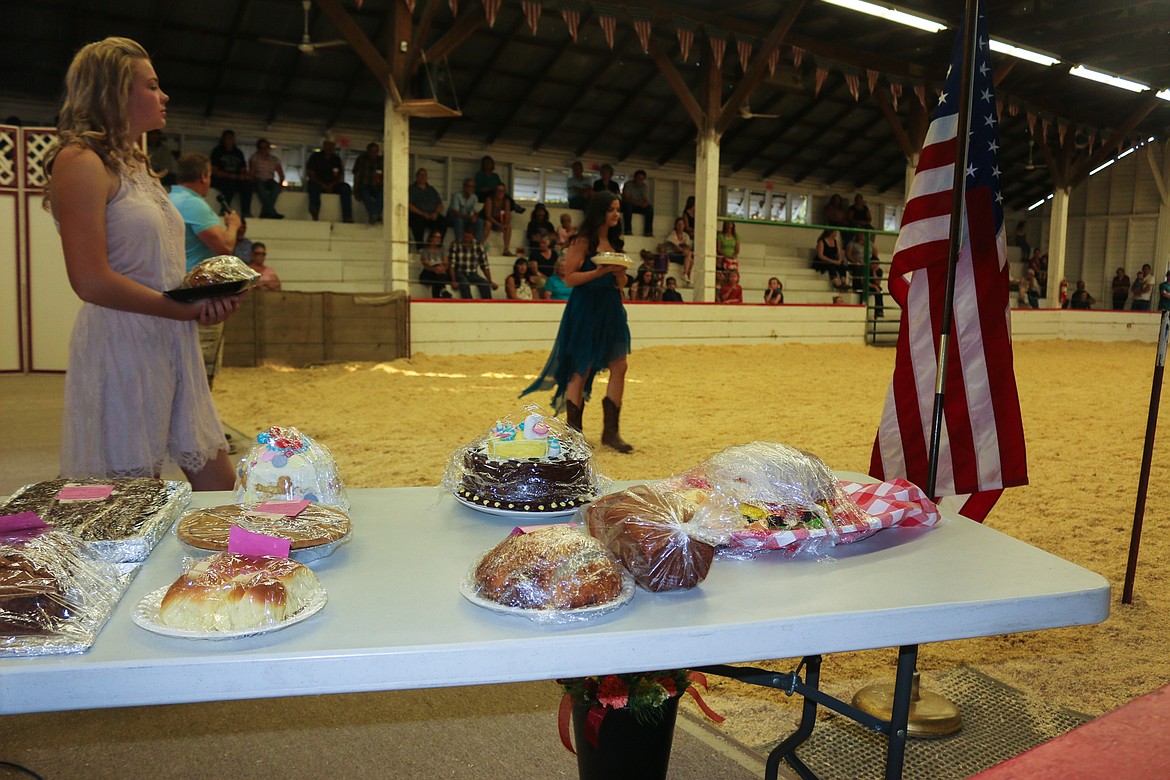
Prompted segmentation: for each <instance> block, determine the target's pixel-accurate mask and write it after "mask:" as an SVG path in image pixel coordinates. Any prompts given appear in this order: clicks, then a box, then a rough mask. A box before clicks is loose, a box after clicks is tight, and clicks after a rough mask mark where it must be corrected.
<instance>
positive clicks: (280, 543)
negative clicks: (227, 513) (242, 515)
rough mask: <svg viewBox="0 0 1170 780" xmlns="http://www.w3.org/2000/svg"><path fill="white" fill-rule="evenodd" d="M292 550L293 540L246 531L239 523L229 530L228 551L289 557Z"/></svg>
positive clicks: (240, 553)
mask: <svg viewBox="0 0 1170 780" xmlns="http://www.w3.org/2000/svg"><path fill="white" fill-rule="evenodd" d="M291 550H292V542H290V541H289V540H288V539H280V538H278V537H276V536H267V535H265V534H258V533H255V532H253V531H245V530H244V529H243V528H240V527H239V526H238V525H233V526H232V527H231V528H230V529H229V530H228V552H230V553H237V554H239V555H258V556H269V557H273V558H287V557H288V554H289V552H290V551H291Z"/></svg>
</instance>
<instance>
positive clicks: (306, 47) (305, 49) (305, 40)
mask: <svg viewBox="0 0 1170 780" xmlns="http://www.w3.org/2000/svg"><path fill="white" fill-rule="evenodd" d="M301 6H302V7H303V8H304V9H305V31H304V34H303V35H302V36H301V40H300V42H299V43H293V42H292V41H281V40H277V39H276V38H261V39H260V40H261V41H263V42H264V43H275V44H276V45H277V46H292V47H294V48H296V49H297V50H298V51H300V53H301V54H316V53H317V49H324V48H326V47H329V46H345V45H346V44H347V43H348V41H343V40H333V41H319V42H317V43H314V42H313V41H312V40H311V39H310V38H309V9H310V8H311V7H312V6H313V0H301Z"/></svg>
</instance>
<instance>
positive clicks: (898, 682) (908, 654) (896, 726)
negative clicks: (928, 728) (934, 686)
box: [886, 645, 918, 780]
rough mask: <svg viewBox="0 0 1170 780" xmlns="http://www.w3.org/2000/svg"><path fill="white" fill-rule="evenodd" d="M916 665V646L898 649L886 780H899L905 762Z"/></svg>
mask: <svg viewBox="0 0 1170 780" xmlns="http://www.w3.org/2000/svg"><path fill="white" fill-rule="evenodd" d="M917 665H918V645H903V646H902V647H899V648H898V674H897V677H895V678H894V701H893V706H892V707H891V710H890V724H889V731H887V732H886V735H887V736H888V737H889V742H888V743H887V745H886V780H901V777H902V766H903V764H904V763H905V760H906V724H907V721H909V719H910V691H911V689H912V687H913V683H914V669H915V667H916V666H917Z"/></svg>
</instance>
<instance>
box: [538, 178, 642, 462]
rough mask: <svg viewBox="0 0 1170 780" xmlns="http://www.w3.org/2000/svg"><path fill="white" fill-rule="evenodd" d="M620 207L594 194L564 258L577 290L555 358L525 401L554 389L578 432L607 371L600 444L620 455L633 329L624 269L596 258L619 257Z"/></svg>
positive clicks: (557, 404) (612, 198)
mask: <svg viewBox="0 0 1170 780" xmlns="http://www.w3.org/2000/svg"><path fill="white" fill-rule="evenodd" d="M621 221H622V210H621V201H620V200H619V199H618V197H617V196H616V195H613V194H612V193H609V192H601V193H594V195H593V197H592V198H590V199H589V209H588V211H586V212H585V221H584V222H583V223H582V225H581V230H580V231H579V232H578V234H577V237H576V238H574V239H573V241H572V243H570V244H569V248H568V249H567V250H565V256H564V263H565V267H564V275H563V278H564V281H565V283H566V284H567V285H569V286H570V287H572V288H573V294H572V296H570V298H569V302H568V303H567V304H565V313H564V315H563V316H562V317H561V328H560V330H559V331H558V332H557V339H556V342H555V343H554V344H553V348H552V354H550V355H549V357H548V363H546V364H545V366H544V370H543V371H541V373H540V376H539V377H537V379H536V381H535V382H533V383H532V384H531V385H529V386H528V387H527V388H526V389H525V390H524V392H523V393H521V394H520V395H522V396H524V395H527V394H529V393H532V392H535V391H537V390H549V389H553V388H555V393H554V395H553V398H552V406H553V409H554V410H556V411H558V412H559V411H560V410H561V409H562V408H563V409H565V414H566V418H567V420H568V423H569V425H570V426H571V427H573V428H575V429H576V430H578V431H580V430H581V429H582V428H581V417H582V415H583V413H584V410H585V402H586V401H588V400H589V395H590V393H591V392H592V390H593V377H594V376H595V375H596V373H597V372H598V371H601V370H604V369H609V384H608V385H607V386H606V391H605V398H604V399H603V400H602V402H601V408H602V412H603V414H604V428H603V432H602V435H601V442H602V444H605V445H606V446H609V447H613V448H614V449H615V450H617V451H619V452H632V451H633V449H634V448H633V447H631V446H630V445H629V444H626V442H624V441H622V437H621V433H620V432H619V420H620V417H621V408H622V393H623V391H624V390H625V384H626V355H628V354H630V327H629V325H628V324H627V323H626V309H625V307H624V306H623V305H622V293H621V291H622V290H623V289H624V288H625V286H626V269H625V266H621V265H601V266H599V265H597V264H596V263H594V262H593V257H594V255H597V254H599V253H603V252H620V251H621V250H622V246H623V242H622V238H621Z"/></svg>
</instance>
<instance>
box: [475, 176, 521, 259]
mask: <svg viewBox="0 0 1170 780" xmlns="http://www.w3.org/2000/svg"><path fill="white" fill-rule="evenodd" d="M480 216H481V218H482V219H483V221H484V225H485V228H484V230H485V231H494V232H497V233H502V234H503V236H504V252H503V254H504V255H505V256H506V257H512V256H513V252H512V199H511V198H509V197H508V190H507V189H506V188H505V187H504V185H503V184H500V185H498V186H497V187H496V191H495V193H494V194H493V195H492V196H491V197H490V198H488V199H487V202H486V203H484V204H483V211H482V212H480ZM465 229H466V228H465Z"/></svg>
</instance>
